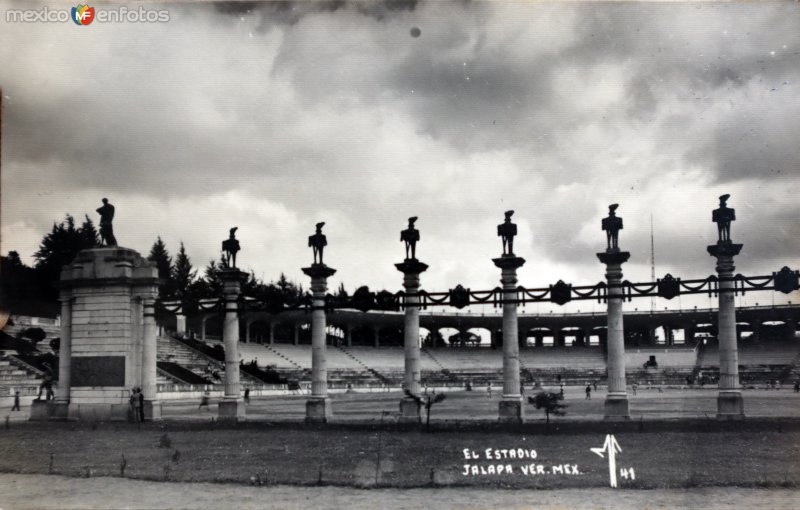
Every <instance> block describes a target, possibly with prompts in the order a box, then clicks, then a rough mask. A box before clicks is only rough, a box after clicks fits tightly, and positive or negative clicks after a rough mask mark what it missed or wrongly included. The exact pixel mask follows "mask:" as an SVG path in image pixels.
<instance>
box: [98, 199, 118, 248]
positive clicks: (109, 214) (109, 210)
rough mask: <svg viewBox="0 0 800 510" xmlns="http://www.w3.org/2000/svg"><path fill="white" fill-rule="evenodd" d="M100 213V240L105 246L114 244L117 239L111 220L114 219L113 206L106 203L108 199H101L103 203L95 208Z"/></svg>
mask: <svg viewBox="0 0 800 510" xmlns="http://www.w3.org/2000/svg"><path fill="white" fill-rule="evenodd" d="M97 212H98V213H99V214H100V240H101V241H102V242H103V243H105V245H106V246H116V245H117V239H116V238H115V237H114V227H113V226H112V224H111V222H112V221H113V220H114V206H113V205H111V204H110V203H108V199H107V198H104V199H103V205H102V206H101V207H98V208H97Z"/></svg>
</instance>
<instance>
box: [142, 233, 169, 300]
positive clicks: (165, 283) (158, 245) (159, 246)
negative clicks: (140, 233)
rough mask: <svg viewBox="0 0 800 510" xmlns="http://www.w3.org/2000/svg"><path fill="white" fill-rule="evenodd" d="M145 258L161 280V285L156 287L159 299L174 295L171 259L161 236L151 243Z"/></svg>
mask: <svg viewBox="0 0 800 510" xmlns="http://www.w3.org/2000/svg"><path fill="white" fill-rule="evenodd" d="M147 258H148V259H149V260H150V261H152V262H154V263H155V264H156V267H157V268H158V277H159V278H160V279H161V285H159V286H158V295H159V297H160V298H162V299H163V298H167V297H172V296H173V295H174V294H175V284H174V282H173V280H172V257H170V256H169V252H168V251H167V247H166V245H165V244H164V241H162V240H161V236H158V238H157V239H156V242H155V243H153V247H152V248H150V255H149V256H148V257H147Z"/></svg>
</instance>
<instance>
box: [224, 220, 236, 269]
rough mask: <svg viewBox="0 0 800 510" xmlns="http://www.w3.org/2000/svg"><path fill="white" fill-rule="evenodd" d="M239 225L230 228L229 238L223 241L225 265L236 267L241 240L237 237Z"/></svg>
mask: <svg viewBox="0 0 800 510" xmlns="http://www.w3.org/2000/svg"><path fill="white" fill-rule="evenodd" d="M238 229H239V227H233V228H232V229H230V231H229V234H228V238H227V239H225V240H224V241H222V251H223V252H224V257H223V261H224V262H225V267H229V268H236V253H237V252H238V251H239V249H240V247H239V240H238V239H236V231H237V230H238Z"/></svg>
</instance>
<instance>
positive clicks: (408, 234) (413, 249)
mask: <svg viewBox="0 0 800 510" xmlns="http://www.w3.org/2000/svg"><path fill="white" fill-rule="evenodd" d="M416 221H417V217H416V216H412V217H410V218H409V219H408V228H407V229H405V230H403V231H401V232H400V240H401V241H404V242H405V243H406V260H417V241H419V230H417V229H416V228H414V222H416ZM409 252H410V253H411V257H409V256H408V254H409Z"/></svg>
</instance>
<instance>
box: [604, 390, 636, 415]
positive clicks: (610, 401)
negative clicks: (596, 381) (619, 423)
mask: <svg viewBox="0 0 800 510" xmlns="http://www.w3.org/2000/svg"><path fill="white" fill-rule="evenodd" d="M603 409H604V410H605V419H606V420H629V419H630V418H631V413H630V409H629V408H628V395H627V394H623V395H609V396H608V397H606V400H605V402H604V403H603Z"/></svg>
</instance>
